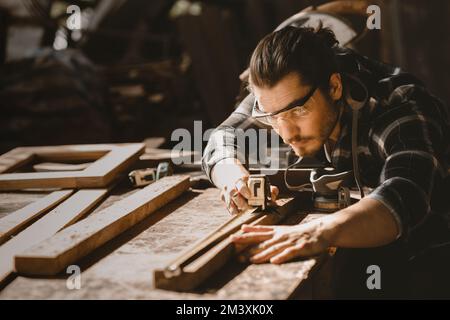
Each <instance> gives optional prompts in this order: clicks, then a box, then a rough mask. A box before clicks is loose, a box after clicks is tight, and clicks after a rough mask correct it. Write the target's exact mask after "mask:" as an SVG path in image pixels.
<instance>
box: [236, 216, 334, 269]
mask: <svg viewBox="0 0 450 320" xmlns="http://www.w3.org/2000/svg"><path fill="white" fill-rule="evenodd" d="M325 230H326V229H325V228H324V225H323V223H322V222H321V221H320V220H317V221H314V220H313V221H311V222H308V223H304V224H299V225H295V226H249V225H243V226H242V231H243V232H244V233H243V234H241V235H233V236H232V240H233V242H234V243H236V244H253V245H255V244H257V245H256V246H255V247H254V248H252V249H251V250H250V254H251V258H250V261H251V262H253V263H264V262H268V261H270V262H271V263H274V264H280V263H284V262H287V261H289V260H292V259H294V258H297V257H308V256H314V255H317V254H320V253H322V252H325V251H326V250H327V249H328V247H329V246H330V241H329V240H328V239H327V232H326V231H325Z"/></svg>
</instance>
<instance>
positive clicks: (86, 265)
mask: <svg viewBox="0 0 450 320" xmlns="http://www.w3.org/2000/svg"><path fill="white" fill-rule="evenodd" d="M118 189H119V190H115V191H114V192H113V193H112V194H111V196H109V197H108V198H107V199H106V200H105V201H104V202H103V203H102V204H101V205H100V206H99V207H98V208H96V210H95V211H94V212H93V213H92V215H95V214H96V213H98V212H99V211H100V210H101V209H103V208H105V207H108V206H110V205H111V204H112V203H114V202H115V201H117V200H120V199H122V198H124V197H127V196H129V195H130V194H131V193H133V192H135V190H131V191H130V190H123V189H120V188H118ZM44 195H45V193H32V192H31V193H1V194H0V214H1V215H5V214H6V212H7V211H13V210H16V209H18V208H20V207H21V206H24V205H26V204H27V203H29V202H32V201H35V200H36V199H38V198H39V197H41V196H44ZM306 214H311V212H305V210H301V209H300V208H299V210H298V212H297V213H295V214H292V215H291V216H290V217H289V219H288V220H287V222H286V223H297V222H299V221H301V220H302V219H303V218H304V217H305V215H306ZM315 216H316V214H311V215H310V216H308V218H314V217H315ZM229 217H230V216H229V214H228V212H227V211H226V209H225V207H224V206H223V204H222V203H221V201H220V200H219V190H217V189H213V188H210V189H206V190H190V191H189V192H187V193H185V194H184V195H182V196H181V197H179V198H178V199H176V200H175V201H173V202H171V203H170V204H169V205H166V206H165V207H164V208H162V209H160V210H159V211H157V212H156V213H154V214H153V215H151V216H150V217H148V218H147V219H145V220H143V221H142V222H141V223H139V224H138V225H136V226H134V227H133V228H131V229H129V230H128V231H126V232H125V233H123V234H121V235H120V236H119V237H117V238H115V239H113V240H112V241H110V242H108V243H107V244H106V245H104V246H102V247H101V248H100V249H98V250H96V251H95V252H94V253H92V254H90V255H89V256H87V257H86V258H84V259H83V260H82V261H79V266H80V268H81V270H82V275H81V289H79V290H69V289H67V286H66V280H67V277H68V276H69V275H68V274H62V275H60V276H57V277H51V278H49V277H41V278H30V277H23V276H17V277H15V278H13V279H12V280H11V281H10V282H9V283H8V284H7V285H6V286H5V287H4V288H3V289H2V290H1V291H0V299H198V298H201V299H217V298H219V299H287V298H292V297H311V296H310V293H311V292H310V290H311V287H308V285H306V284H305V285H302V286H301V287H302V290H300V291H298V290H295V288H296V287H297V284H298V283H299V282H300V281H303V282H304V278H307V277H308V276H310V271H311V270H314V272H315V271H316V270H317V269H318V266H319V264H320V263H321V261H319V260H322V259H308V260H305V261H296V262H291V263H287V264H284V265H279V266H277V265H271V264H263V265H244V264H239V263H238V262H234V261H233V262H230V263H229V264H228V265H227V266H225V267H224V268H223V269H222V270H221V271H220V272H218V273H217V274H216V275H214V276H213V277H212V278H210V279H209V280H208V281H207V282H206V284H205V285H204V286H203V287H202V288H200V289H198V290H197V291H196V292H190V293H180V292H173V291H166V290H159V289H155V288H154V287H153V270H154V269H157V268H162V267H164V266H165V265H167V264H168V263H169V262H170V261H172V260H173V259H174V258H176V257H177V256H178V255H180V253H182V252H183V251H185V250H186V249H188V248H189V247H190V246H192V245H193V244H194V243H195V242H197V241H198V240H200V239H201V238H202V237H204V236H206V235H207V234H209V233H210V232H211V230H214V229H215V228H217V227H218V226H219V225H221V224H222V223H224V222H225V221H226V220H227V219H229Z"/></svg>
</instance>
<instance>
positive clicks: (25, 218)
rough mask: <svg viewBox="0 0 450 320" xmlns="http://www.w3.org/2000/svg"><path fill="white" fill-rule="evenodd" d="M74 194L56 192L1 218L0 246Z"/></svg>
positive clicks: (64, 191)
mask: <svg viewBox="0 0 450 320" xmlns="http://www.w3.org/2000/svg"><path fill="white" fill-rule="evenodd" d="M72 193H73V190H62V191H54V192H52V193H50V194H48V195H47V196H45V197H43V198H42V199H39V200H37V201H35V202H32V203H30V204H29V205H27V206H25V207H24V208H22V209H19V210H17V211H14V212H12V213H10V214H8V215H7V216H6V217H3V218H1V219H0V244H2V243H4V242H5V241H7V240H8V239H9V237H11V236H12V235H14V234H16V233H18V232H20V231H22V230H23V229H25V228H26V227H27V226H29V224H30V223H31V222H32V221H33V220H35V219H36V218H38V217H40V216H41V215H42V214H44V213H46V212H47V211H48V210H51V209H52V208H54V207H56V206H57V205H58V204H60V203H61V202H62V201H64V200H65V199H67V198H68V197H69V196H70V195H71V194H72Z"/></svg>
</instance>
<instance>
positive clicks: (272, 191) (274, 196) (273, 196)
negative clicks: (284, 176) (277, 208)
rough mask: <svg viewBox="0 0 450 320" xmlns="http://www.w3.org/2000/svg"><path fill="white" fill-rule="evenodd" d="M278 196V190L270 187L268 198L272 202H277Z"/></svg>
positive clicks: (275, 187)
mask: <svg viewBox="0 0 450 320" xmlns="http://www.w3.org/2000/svg"><path fill="white" fill-rule="evenodd" d="M279 194H280V190H279V189H278V187H277V186H270V197H271V199H272V201H275V200H277V198H278V195H279Z"/></svg>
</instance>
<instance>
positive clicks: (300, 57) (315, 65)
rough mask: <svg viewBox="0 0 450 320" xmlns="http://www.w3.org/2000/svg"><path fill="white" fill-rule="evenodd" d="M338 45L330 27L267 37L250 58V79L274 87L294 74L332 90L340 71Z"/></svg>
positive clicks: (294, 29)
mask: <svg viewBox="0 0 450 320" xmlns="http://www.w3.org/2000/svg"><path fill="white" fill-rule="evenodd" d="M337 43H338V41H337V40H336V37H335V35H334V33H333V31H331V30H330V29H328V28H322V27H319V28H318V29H316V30H314V29H313V28H297V27H291V26H289V27H285V28H283V29H281V30H279V31H275V32H273V33H270V34H268V35H267V36H265V37H264V38H263V39H262V40H261V41H260V42H259V43H258V45H257V46H256V49H255V50H254V51H253V55H252V57H251V59H250V77H251V79H252V83H253V84H254V85H256V86H258V87H269V88H270V87H273V86H274V85H276V84H277V83H278V82H279V81H280V80H281V79H282V78H283V77H285V76H286V75H288V74H289V73H291V72H297V73H299V74H300V77H301V79H302V83H303V84H305V85H317V86H319V87H320V88H322V89H328V88H329V79H330V76H331V75H332V74H333V73H335V72H337V71H338V67H337V64H336V60H335V55H334V53H333V49H332V48H333V47H334V46H335V45H336V44H337Z"/></svg>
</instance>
